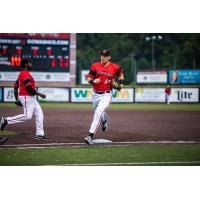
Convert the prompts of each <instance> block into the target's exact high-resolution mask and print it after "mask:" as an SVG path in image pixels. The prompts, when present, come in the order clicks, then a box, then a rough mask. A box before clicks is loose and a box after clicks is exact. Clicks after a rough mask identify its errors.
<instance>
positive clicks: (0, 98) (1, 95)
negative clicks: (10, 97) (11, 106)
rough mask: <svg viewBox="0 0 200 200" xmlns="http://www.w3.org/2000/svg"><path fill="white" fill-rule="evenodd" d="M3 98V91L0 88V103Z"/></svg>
mask: <svg viewBox="0 0 200 200" xmlns="http://www.w3.org/2000/svg"><path fill="white" fill-rule="evenodd" d="M2 97H3V90H2V88H0V101H2V99H3V98H2Z"/></svg>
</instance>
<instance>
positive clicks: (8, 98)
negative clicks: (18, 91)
mask: <svg viewBox="0 0 200 200" xmlns="http://www.w3.org/2000/svg"><path fill="white" fill-rule="evenodd" d="M3 101H4V102H15V96H14V88H11V87H5V88H4V99H3Z"/></svg>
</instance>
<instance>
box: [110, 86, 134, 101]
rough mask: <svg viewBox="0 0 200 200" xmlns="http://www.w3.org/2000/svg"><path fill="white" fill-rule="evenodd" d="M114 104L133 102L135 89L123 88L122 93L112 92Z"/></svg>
mask: <svg viewBox="0 0 200 200" xmlns="http://www.w3.org/2000/svg"><path fill="white" fill-rule="evenodd" d="M112 93H113V94H112V102H117V103H128V102H131V103H132V102H133V99H134V98H133V93H134V92H133V89H132V88H123V89H121V90H120V91H117V90H113V91H112Z"/></svg>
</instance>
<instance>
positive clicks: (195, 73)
mask: <svg viewBox="0 0 200 200" xmlns="http://www.w3.org/2000/svg"><path fill="white" fill-rule="evenodd" d="M169 82H170V84H200V70H170V71H169Z"/></svg>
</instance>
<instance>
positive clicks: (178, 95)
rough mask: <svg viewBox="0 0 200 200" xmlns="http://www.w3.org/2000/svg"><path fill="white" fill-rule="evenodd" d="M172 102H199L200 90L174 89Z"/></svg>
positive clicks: (171, 97)
mask: <svg viewBox="0 0 200 200" xmlns="http://www.w3.org/2000/svg"><path fill="white" fill-rule="evenodd" d="M170 101H171V102H199V89H198V88H172V93H171V96H170Z"/></svg>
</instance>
